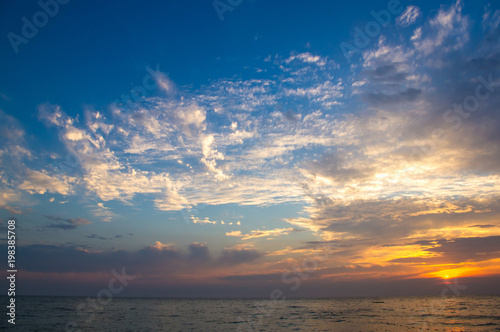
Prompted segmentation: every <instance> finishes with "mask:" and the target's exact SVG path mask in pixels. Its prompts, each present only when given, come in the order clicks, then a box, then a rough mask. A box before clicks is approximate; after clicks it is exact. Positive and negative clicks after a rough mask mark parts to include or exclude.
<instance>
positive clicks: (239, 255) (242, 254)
mask: <svg viewBox="0 0 500 332" xmlns="http://www.w3.org/2000/svg"><path fill="white" fill-rule="evenodd" d="M261 256H262V253H260V252H259V251H257V250H253V249H240V250H237V249H225V250H223V251H222V257H221V258H220V259H219V261H218V262H219V264H221V265H238V264H241V263H247V262H251V261H254V260H256V259H257V258H259V257H261Z"/></svg>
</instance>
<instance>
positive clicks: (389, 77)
mask: <svg viewBox="0 0 500 332" xmlns="http://www.w3.org/2000/svg"><path fill="white" fill-rule="evenodd" d="M362 74H364V75H365V76H366V77H367V78H369V79H370V80H373V81H380V82H398V83H400V82H403V81H405V80H406V76H407V73H405V72H400V71H399V70H398V67H397V65H396V64H390V65H383V66H379V67H377V68H375V69H371V70H365V71H364V72H363V73H362Z"/></svg>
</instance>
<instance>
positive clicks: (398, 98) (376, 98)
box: [364, 88, 422, 105]
mask: <svg viewBox="0 0 500 332" xmlns="http://www.w3.org/2000/svg"><path fill="white" fill-rule="evenodd" d="M421 93H422V91H421V90H418V89H413V88H408V89H406V90H405V91H401V92H398V93H395V94H384V93H369V94H366V95H365V96H364V98H365V99H366V100H367V101H368V102H370V103H372V104H374V105H387V104H400V103H401V102H414V101H415V100H417V98H418V96H419V95H420V94H421Z"/></svg>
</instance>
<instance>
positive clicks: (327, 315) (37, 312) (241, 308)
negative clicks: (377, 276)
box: [0, 296, 500, 332]
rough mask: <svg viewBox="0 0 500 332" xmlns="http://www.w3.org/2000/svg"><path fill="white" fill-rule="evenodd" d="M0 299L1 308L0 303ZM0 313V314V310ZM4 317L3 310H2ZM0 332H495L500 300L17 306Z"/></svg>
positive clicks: (22, 300) (47, 301) (81, 301)
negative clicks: (10, 318) (14, 315)
mask: <svg viewBox="0 0 500 332" xmlns="http://www.w3.org/2000/svg"><path fill="white" fill-rule="evenodd" d="M6 299H7V298H6V297H3V299H2V303H3V304H5V303H7V301H6ZM2 307H4V308H5V306H3V305H2ZM4 311H5V312H7V309H6V308H5V309H4ZM2 316H3V318H2V321H1V322H0V330H1V331H23V332H25V331H26V332H27V331H72V332H80V331H363V332H366V331H500V296H457V297H449V298H445V297H440V296H437V297H391V298H332V299H286V300H283V299H280V300H270V299H159V298H109V299H107V300H106V299H105V298H104V297H103V298H100V299H99V301H97V299H96V298H84V297H28V296H18V297H17V298H16V319H15V323H16V324H15V325H12V324H10V323H8V322H7V319H9V317H8V316H7V315H6V313H4V314H3V315H2Z"/></svg>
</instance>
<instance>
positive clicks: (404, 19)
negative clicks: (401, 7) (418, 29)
mask: <svg viewBox="0 0 500 332" xmlns="http://www.w3.org/2000/svg"><path fill="white" fill-rule="evenodd" d="M420 15H421V12H420V8H418V7H416V6H408V7H406V10H405V11H404V12H403V14H401V15H400V16H399V17H398V18H397V19H396V24H398V25H399V26H402V27H405V28H406V27H408V26H410V25H412V24H414V23H415V21H416V20H417V19H418V18H419V17H420Z"/></svg>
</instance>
